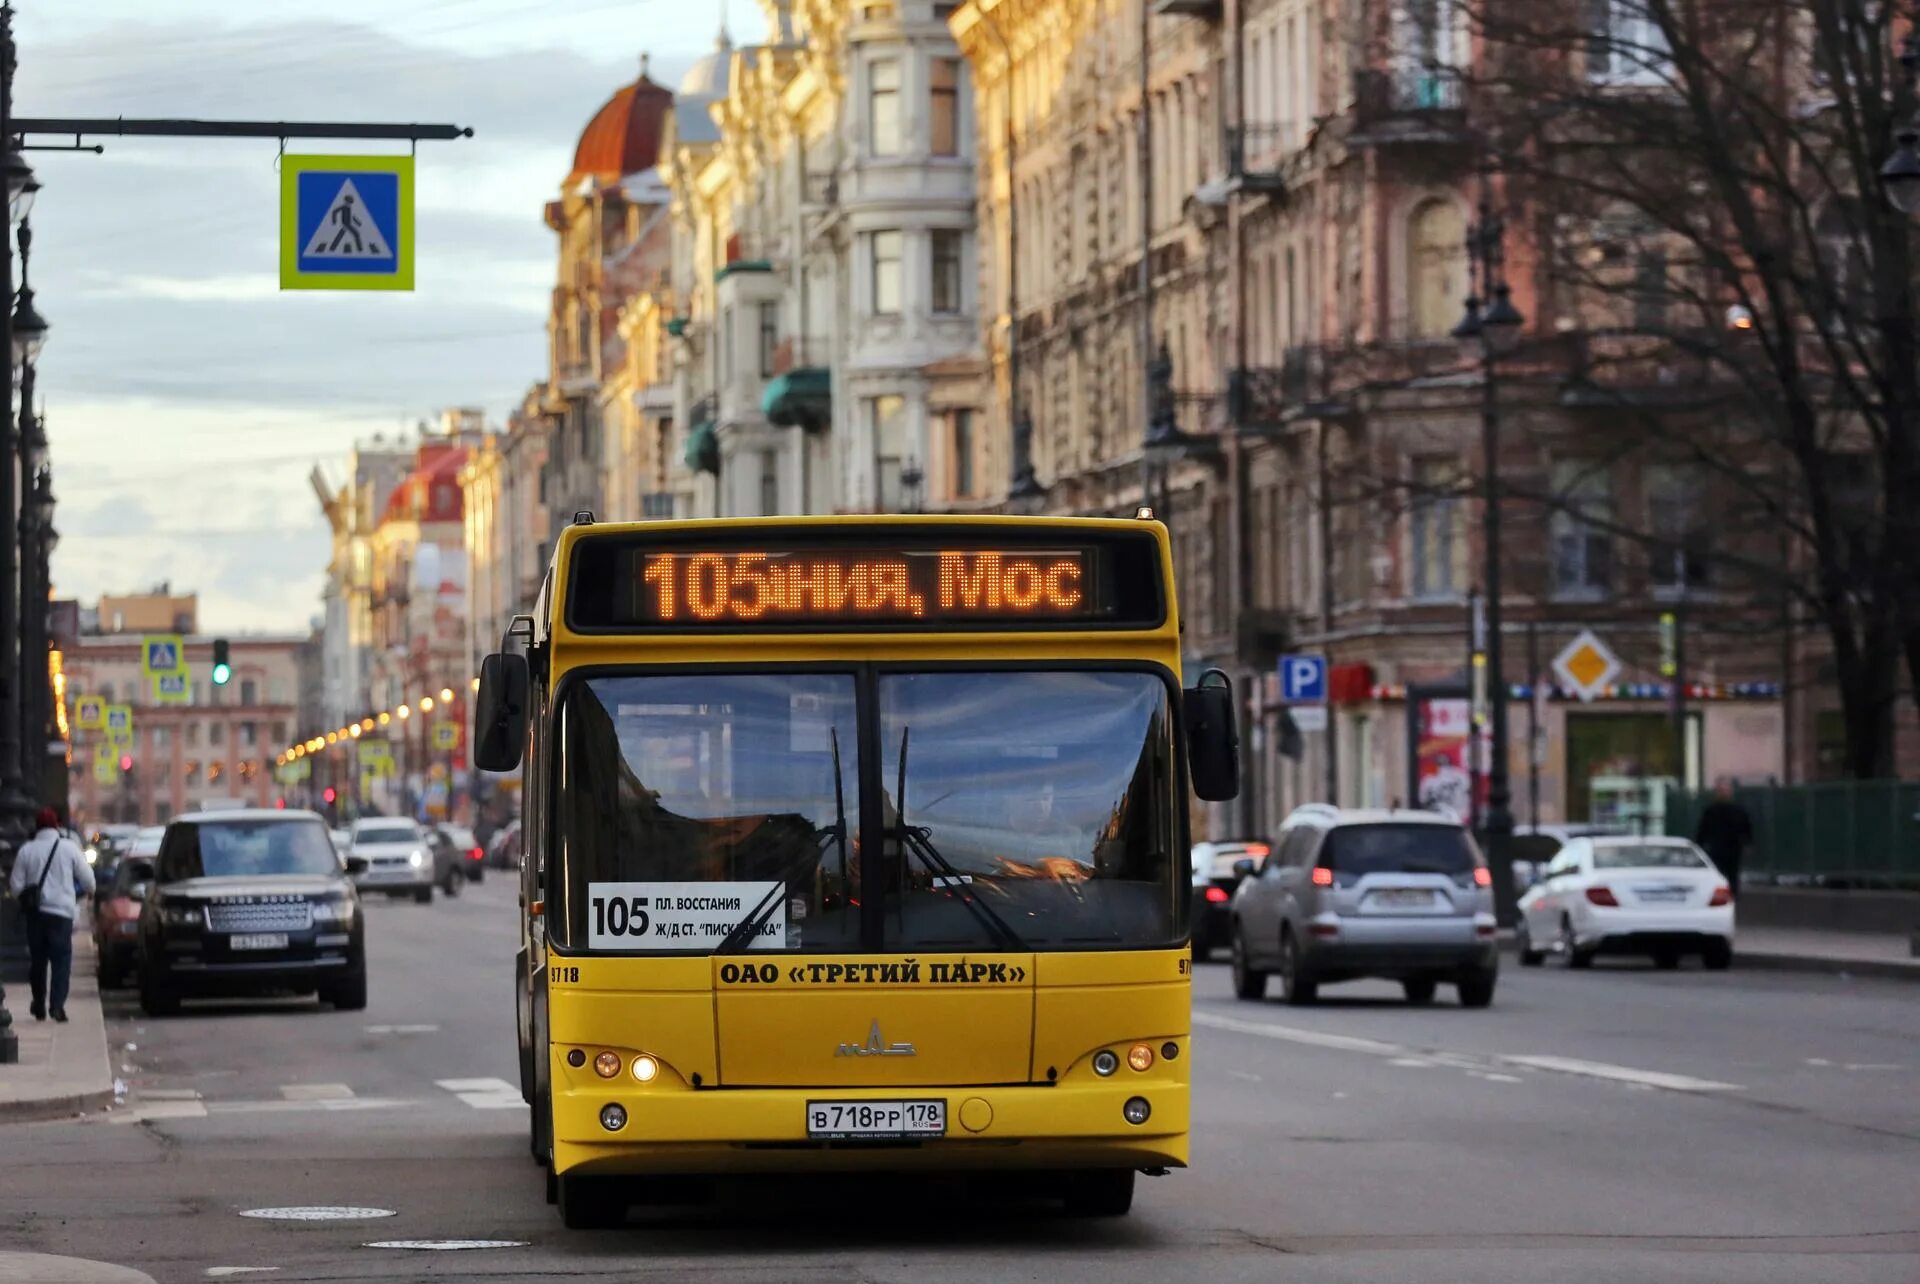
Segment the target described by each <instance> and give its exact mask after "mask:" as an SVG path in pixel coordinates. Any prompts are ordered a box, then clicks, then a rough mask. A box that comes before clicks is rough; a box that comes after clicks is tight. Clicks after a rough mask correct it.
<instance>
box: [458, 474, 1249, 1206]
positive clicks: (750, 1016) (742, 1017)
mask: <svg viewBox="0 0 1920 1284" xmlns="http://www.w3.org/2000/svg"><path fill="white" fill-rule="evenodd" d="M474 754H475V761H476V763H477V764H478V765H479V766H481V767H484V768H487V769H489V770H493V771H511V770H513V769H514V768H516V767H518V766H520V765H521V764H522V762H523V761H524V763H525V777H524V782H523V787H522V805H523V808H524V811H523V817H522V823H523V837H524V842H525V853H526V858H525V861H524V862H523V868H522V873H521V878H522V895H523V898H524V902H525V905H526V913H525V915H524V931H523V940H522V950H521V954H520V958H519V969H518V971H519V975H518V983H517V998H518V1009H519V1025H520V1047H521V1072H522V1087H523V1091H524V1093H525V1095H526V1097H527V1100H528V1102H529V1104H530V1105H531V1106H532V1111H531V1118H532V1126H531V1142H532V1148H533V1152H534V1157H535V1158H536V1159H537V1160H539V1161H540V1162H541V1163H542V1164H544V1165H545V1166H546V1170H547V1174H548V1181H547V1187H548V1197H549V1199H550V1200H551V1201H553V1202H556V1203H558V1204H559V1206H560V1212H561V1217H562V1219H563V1220H564V1222H565V1223H566V1225H568V1226H569V1227H594V1226H605V1225H612V1224H617V1223H619V1222H620V1221H621V1220H622V1219H623V1218H624V1217H625V1215H626V1212H627V1208H628V1205H629V1204H630V1203H631V1202H632V1201H633V1200H635V1199H636V1198H638V1197H639V1196H640V1195H641V1193H642V1190H643V1188H644V1189H653V1190H658V1189H661V1184H660V1183H658V1182H646V1183H641V1182H639V1181H637V1180H636V1179H639V1178H676V1177H702V1176H711V1175H725V1174H743V1173H782V1172H784V1173H814V1172H901V1173H908V1172H927V1171H953V1170H975V1171H980V1170H986V1171H989V1172H991V1171H1001V1170H1021V1171H1024V1172H1026V1173H1028V1174H1031V1175H1033V1177H1034V1179H1035V1180H1036V1181H1037V1182H1038V1183H1039V1184H1040V1185H1041V1187H1042V1188H1043V1189H1045V1190H1047V1191H1048V1192H1049V1193H1052V1194H1056V1195H1057V1196H1059V1197H1060V1198H1062V1199H1064V1200H1065V1201H1066V1203H1067V1205H1068V1207H1069V1208H1070V1209H1071V1210H1074V1211H1077V1212H1080V1213H1084V1214H1089V1215H1117V1214H1122V1213H1125V1212H1126V1211H1127V1210H1128V1208H1129V1207H1130V1205H1131V1201H1132V1197H1133V1185H1134V1175H1135V1173H1136V1172H1140V1171H1145V1172H1149V1173H1159V1172H1163V1171H1165V1170H1167V1169H1170V1168H1176V1167H1181V1166H1184V1165H1185V1164H1186V1162H1187V1120H1188V1103H1187V1085H1188V1080H1189V1065H1190V1061H1189V1058H1188V1055H1187V1054H1188V1011H1189V979H1190V978H1189V971H1190V955H1189V950H1188V945H1187V931H1188V927H1187V915H1188V903H1189V895H1190V887H1189V876H1188V869H1187V863H1188V862H1187V851H1188V840H1187V799H1188V796H1189V791H1192V792H1193V793H1197V794H1198V795H1199V796H1200V797H1202V798H1208V799H1214V798H1223V797H1232V796H1233V794H1234V792H1235V790H1236V788H1237V784H1238V774H1239V771H1238V756H1237V754H1238V750H1237V742H1236V738H1235V732H1234V728H1233V699H1232V692H1231V691H1230V690H1229V689H1228V687H1227V684H1226V678H1225V675H1223V674H1219V673H1217V672H1214V671H1209V673H1208V675H1206V677H1205V678H1204V679H1203V680H1202V681H1201V682H1199V683H1197V684H1196V686H1195V687H1194V688H1193V689H1191V690H1183V689H1182V686H1181V679H1180V622H1179V617H1178V614H1177V611H1176V609H1175V597H1174V591H1173V583H1172V561H1171V559H1170V557H1169V553H1168V544H1167V533H1166V528H1165V527H1164V526H1162V525H1161V524H1160V523H1159V522H1157V521H1154V520H1152V517H1151V514H1150V513H1149V512H1147V511H1146V510H1142V512H1141V515H1140V517H1139V519H1137V520H1116V519H1085V520H1080V519H1043V518H1033V519H1028V518H1003V517H934V516H924V517H836V518H812V519H808V518H792V519H753V520H719V521H689V522H649V523H644V524H632V525H626V524H607V523H603V524H595V523H593V522H592V520H591V517H590V516H589V515H586V514H582V515H580V517H579V518H577V519H576V521H575V523H574V524H573V525H572V526H570V527H569V528H568V529H567V530H566V531H565V532H564V534H563V536H562V537H561V539H560V540H559V541H558V548H557V549H556V551H555V554H554V561H553V566H552V568H551V571H550V573H549V574H548V576H547V579H546V583H545V585H544V587H543V589H542V591H541V594H540V597H539V600H538V602H537V603H536V605H535V611H534V614H533V615H532V616H531V617H530V618H529V617H522V618H520V619H518V620H516V621H515V623H514V625H513V627H512V628H511V629H510V630H509V634H508V637H507V638H506V639H504V640H503V644H502V651H501V652H500V653H499V654H496V655H493V656H489V657H488V658H487V659H486V661H485V662H484V664H483V666H482V673H481V679H480V689H479V693H478V695H477V698H476V700H475V728H474ZM668 1188H669V1189H670V1188H671V1187H668Z"/></svg>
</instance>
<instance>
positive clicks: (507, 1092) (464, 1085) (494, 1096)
mask: <svg viewBox="0 0 1920 1284" xmlns="http://www.w3.org/2000/svg"><path fill="white" fill-rule="evenodd" d="M434 1082H435V1084H437V1085H438V1086H439V1087H442V1088H445V1089H446V1090H447V1091H448V1092H451V1093H452V1094H453V1095H454V1096H456V1097H458V1098H460V1100H462V1101H464V1102H466V1103H467V1104H468V1105H470V1106H472V1107H473V1108H474V1109H475V1110H513V1109H516V1108H518V1107H522V1106H525V1105H526V1104H527V1103H526V1102H524V1101H522V1100H521V1099H520V1089H518V1088H516V1087H514V1086H513V1085H512V1084H510V1083H508V1082H507V1081H506V1080H505V1079H436V1080H435V1081H434Z"/></svg>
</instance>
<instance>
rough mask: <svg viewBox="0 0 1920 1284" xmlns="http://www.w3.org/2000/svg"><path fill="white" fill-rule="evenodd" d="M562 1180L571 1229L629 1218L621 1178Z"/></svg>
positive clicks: (563, 1209) (565, 1218)
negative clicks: (619, 1179)
mask: <svg viewBox="0 0 1920 1284" xmlns="http://www.w3.org/2000/svg"><path fill="white" fill-rule="evenodd" d="M1127 1175H1128V1176H1129V1177H1131V1176H1132V1175H1133V1174H1132V1173H1128V1174H1127ZM558 1182H559V1186H560V1192H559V1194H560V1221H561V1224H562V1225H564V1226H565V1227H566V1228H567V1229H568V1230H611V1229H612V1228H614V1227H616V1226H618V1225H620V1224H621V1223H622V1222H624V1221H626V1220H627V1195H626V1191H625V1190H624V1189H622V1187H621V1185H620V1183H619V1181H618V1180H616V1179H614V1178H609V1177H566V1176H562V1177H560V1178H559V1179H558Z"/></svg>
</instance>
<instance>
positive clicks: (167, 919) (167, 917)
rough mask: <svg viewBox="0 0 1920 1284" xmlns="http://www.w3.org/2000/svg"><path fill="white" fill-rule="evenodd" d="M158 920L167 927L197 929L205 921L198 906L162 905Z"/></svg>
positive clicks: (204, 916)
mask: <svg viewBox="0 0 1920 1284" xmlns="http://www.w3.org/2000/svg"><path fill="white" fill-rule="evenodd" d="M160 919H161V921H162V922H164V923H165V924H166V925H167V926H168V927H199V926H200V925H202V924H203V923H205V922H206V921H207V920H206V915H205V914H204V913H202V912H201V910H200V907H199V906H198V905H163V906H161V907H160Z"/></svg>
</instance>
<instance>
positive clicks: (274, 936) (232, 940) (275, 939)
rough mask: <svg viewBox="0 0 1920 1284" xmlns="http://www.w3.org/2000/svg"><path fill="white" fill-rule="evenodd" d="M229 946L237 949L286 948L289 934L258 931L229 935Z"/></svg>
mask: <svg viewBox="0 0 1920 1284" xmlns="http://www.w3.org/2000/svg"><path fill="white" fill-rule="evenodd" d="M227 947H228V948H229V949H235V950H284V949H286V948H287V934H286V933H285V932H258V933H255V934H254V935H252V936H229V937H228V938H227Z"/></svg>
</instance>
